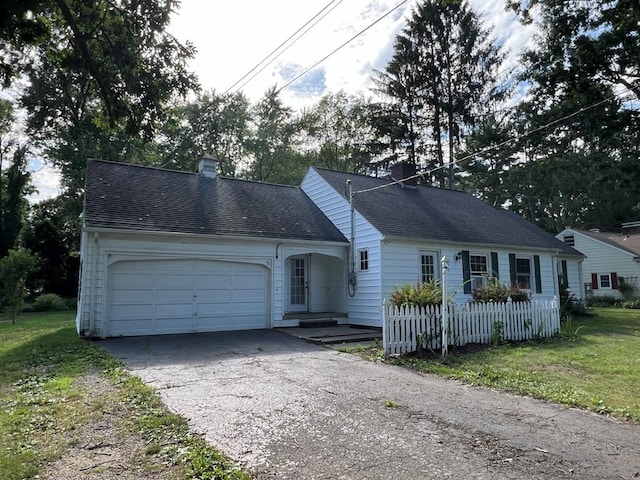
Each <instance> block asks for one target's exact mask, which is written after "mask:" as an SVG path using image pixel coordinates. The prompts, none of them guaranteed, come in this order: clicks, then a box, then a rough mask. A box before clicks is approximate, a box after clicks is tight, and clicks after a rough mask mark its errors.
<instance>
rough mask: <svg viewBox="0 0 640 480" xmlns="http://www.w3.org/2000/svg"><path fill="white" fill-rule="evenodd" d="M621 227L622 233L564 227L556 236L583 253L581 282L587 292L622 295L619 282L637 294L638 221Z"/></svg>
mask: <svg viewBox="0 0 640 480" xmlns="http://www.w3.org/2000/svg"><path fill="white" fill-rule="evenodd" d="M622 227H623V228H622V233H608V232H600V231H599V230H595V229H594V230H588V231H586V230H578V229H575V228H565V229H564V230H563V231H562V232H560V233H559V234H558V235H557V238H558V239H560V240H562V241H563V242H564V243H565V244H567V245H570V246H572V247H575V248H576V249H577V250H579V251H580V252H581V253H583V254H584V255H585V256H586V258H585V259H584V262H583V264H582V281H583V283H584V285H585V289H586V291H587V293H588V294H589V295H597V296H605V295H608V296H614V297H617V298H621V297H622V292H621V290H622V291H624V286H622V284H626V285H627V288H629V287H631V288H632V289H634V290H635V294H636V295H638V294H639V293H640V281H639V280H638V279H639V278H640V222H632V223H625V224H623V225H622Z"/></svg>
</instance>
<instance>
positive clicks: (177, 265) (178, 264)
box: [153, 260, 193, 274]
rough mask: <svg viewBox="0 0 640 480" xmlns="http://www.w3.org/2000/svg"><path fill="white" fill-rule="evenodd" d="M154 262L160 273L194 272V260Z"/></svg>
mask: <svg viewBox="0 0 640 480" xmlns="http://www.w3.org/2000/svg"><path fill="white" fill-rule="evenodd" d="M153 263H154V266H155V268H156V271H157V272H158V273H172V274H173V273H181V272H186V273H189V274H191V273H193V260H155V261H153Z"/></svg>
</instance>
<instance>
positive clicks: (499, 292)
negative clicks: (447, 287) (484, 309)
mask: <svg viewBox="0 0 640 480" xmlns="http://www.w3.org/2000/svg"><path fill="white" fill-rule="evenodd" d="M471 296H472V297H473V301H474V302H478V303H503V302H507V301H508V300H509V298H511V300H512V301H514V302H528V301H529V300H530V299H529V294H528V293H527V292H525V291H524V290H522V289H521V288H518V287H516V286H511V287H507V286H505V285H504V284H503V283H501V282H500V281H499V280H498V279H497V278H490V279H489V280H488V281H487V286H486V287H482V288H474V289H473V290H472V292H471Z"/></svg>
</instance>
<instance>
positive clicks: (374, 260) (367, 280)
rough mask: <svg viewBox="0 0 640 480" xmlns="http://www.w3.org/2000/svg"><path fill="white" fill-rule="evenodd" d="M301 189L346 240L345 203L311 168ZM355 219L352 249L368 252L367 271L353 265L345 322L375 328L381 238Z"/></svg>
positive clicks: (360, 219) (378, 316) (379, 308)
mask: <svg viewBox="0 0 640 480" xmlns="http://www.w3.org/2000/svg"><path fill="white" fill-rule="evenodd" d="M301 188H302V190H303V191H304V192H305V193H306V194H307V196H308V197H309V198H311V200H312V201H313V202H314V203H315V204H316V205H317V206H318V207H319V208H320V210H322V211H323V212H324V214H325V215H326V216H327V217H328V218H329V220H331V222H333V224H334V225H335V226H336V227H337V228H338V230H340V232H342V234H343V235H344V236H345V237H346V238H347V239H348V238H349V237H350V235H351V220H350V210H349V202H348V201H347V200H346V199H345V198H344V197H343V196H342V195H341V194H340V193H338V192H337V191H336V190H335V189H334V188H333V187H332V186H331V185H329V184H328V183H327V182H326V181H325V180H324V179H323V178H322V177H321V176H320V175H319V174H318V173H317V172H316V171H315V170H314V169H313V168H311V169H309V171H308V172H307V175H306V176H305V178H304V180H303V181H302V185H301ZM355 217H356V222H355V223H356V229H355V230H356V235H355V236H356V242H355V248H356V250H359V249H363V248H366V249H368V251H369V270H368V271H367V272H360V271H359V270H358V268H357V265H356V272H357V287H356V291H355V294H354V296H353V297H349V298H348V300H347V307H348V313H349V323H352V324H356V325H370V326H378V327H379V326H382V300H383V295H382V289H381V276H380V275H381V273H380V272H381V266H382V262H381V257H380V241H381V239H382V235H381V234H380V232H378V230H377V229H376V228H374V227H373V225H371V224H370V223H369V222H368V221H367V220H366V219H365V218H364V217H363V216H362V215H360V214H359V213H357V212H356V215H355ZM345 287H346V285H345Z"/></svg>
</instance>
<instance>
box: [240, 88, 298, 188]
mask: <svg viewBox="0 0 640 480" xmlns="http://www.w3.org/2000/svg"><path fill="white" fill-rule="evenodd" d="M252 114H253V115H252V122H251V124H252V131H251V133H250V135H249V137H248V139H247V142H246V147H247V150H248V153H249V155H250V160H249V165H248V167H247V169H246V176H247V177H248V178H250V179H252V180H256V181H258V182H267V181H269V182H278V181H280V180H281V178H280V177H281V174H282V173H283V172H284V171H286V170H287V167H288V165H289V164H290V163H291V162H292V161H293V160H294V158H295V156H294V155H293V148H292V147H293V141H294V135H295V133H296V131H297V128H298V127H297V125H296V124H295V122H294V120H293V115H292V111H291V109H290V108H289V107H287V106H286V105H284V103H283V102H282V99H281V98H280V96H279V94H278V91H277V90H276V88H275V87H272V88H270V89H269V90H267V92H266V93H265V94H264V96H263V97H262V99H260V101H258V103H257V104H256V105H255V106H254V107H253V109H252Z"/></svg>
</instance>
